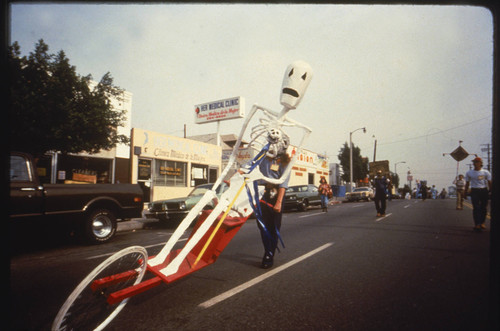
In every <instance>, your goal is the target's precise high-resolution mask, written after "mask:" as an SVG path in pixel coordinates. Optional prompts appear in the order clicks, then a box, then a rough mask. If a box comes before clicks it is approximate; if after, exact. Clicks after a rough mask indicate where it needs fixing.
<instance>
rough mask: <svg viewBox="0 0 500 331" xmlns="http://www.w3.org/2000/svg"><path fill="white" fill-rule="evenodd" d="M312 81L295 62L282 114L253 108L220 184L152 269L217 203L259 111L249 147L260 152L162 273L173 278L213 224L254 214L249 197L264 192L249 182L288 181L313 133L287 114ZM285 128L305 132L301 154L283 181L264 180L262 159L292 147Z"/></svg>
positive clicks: (151, 262)
mask: <svg viewBox="0 0 500 331" xmlns="http://www.w3.org/2000/svg"><path fill="white" fill-rule="evenodd" d="M311 78H312V69H311V67H310V66H309V65H308V64H307V63H305V62H303V61H296V62H294V63H292V64H290V65H289V66H288V68H287V69H286V72H285V76H284V78H283V85H282V90H281V97H280V102H281V104H282V105H283V109H282V110H281V112H280V113H277V112H274V111H272V110H270V109H267V108H264V107H261V106H258V105H254V106H253V107H252V109H251V111H250V113H249V115H248V117H247V118H246V119H245V122H244V124H243V127H242V129H241V132H240V135H239V137H238V140H237V142H236V145H235V146H234V148H233V152H232V154H231V156H230V158H229V161H228V164H227V166H226V168H225V169H224V171H223V172H222V174H221V175H220V177H219V178H218V180H217V181H216V182H215V183H214V186H213V187H212V190H210V191H207V192H206V193H205V195H204V196H203V198H202V199H201V200H200V201H199V202H198V204H196V206H195V207H193V208H192V209H191V211H190V212H189V213H188V215H187V216H186V217H185V218H184V220H183V221H182V222H181V223H180V224H179V226H178V227H177V229H176V230H175V232H174V233H173V235H172V236H171V237H170V239H169V241H168V242H167V243H166V244H165V246H164V247H163V249H162V250H161V251H160V253H159V254H158V255H156V256H155V257H154V258H151V259H149V260H148V264H149V266H151V267H154V266H158V265H160V264H162V263H163V262H164V261H165V259H166V258H167V256H168V255H169V253H170V252H171V250H172V248H173V247H174V245H175V244H176V243H177V241H178V240H179V238H180V237H181V236H182V234H183V233H184V232H185V231H186V230H187V229H188V227H189V225H190V224H191V223H192V221H193V220H194V219H195V218H196V217H197V216H198V214H199V213H200V212H201V211H202V210H203V207H205V206H206V205H207V204H208V203H209V202H210V201H212V200H213V199H217V196H216V193H215V192H216V189H217V188H218V186H219V185H220V184H221V182H222V180H223V178H225V177H226V175H227V173H228V171H229V169H231V167H232V166H233V164H234V163H235V161H236V154H237V152H238V149H239V147H240V144H241V139H242V137H243V134H244V133H245V131H246V128H247V126H248V124H249V122H250V119H251V118H252V117H253V116H254V115H255V113H256V112H257V111H258V110H261V111H263V114H264V117H263V118H261V119H260V120H259V122H260V124H258V125H256V126H254V127H253V128H252V132H251V134H250V138H251V141H250V146H251V147H253V148H254V149H256V150H260V152H259V153H258V154H257V156H256V157H255V158H254V160H253V161H252V162H251V163H250V164H248V165H247V166H246V167H243V168H242V169H241V170H240V172H236V173H235V174H234V175H233V176H232V177H231V179H230V186H229V189H228V190H227V191H226V192H224V194H223V195H222V196H221V198H220V199H219V201H218V203H217V205H216V207H215V208H214V209H213V211H212V212H211V213H210V215H209V216H208V217H207V218H206V219H205V221H204V222H203V224H201V226H200V227H199V228H198V229H197V230H196V232H195V233H194V234H193V235H192V237H191V239H190V240H189V241H188V242H187V243H186V245H185V246H184V248H183V249H182V250H181V251H180V252H179V254H178V255H177V256H176V257H175V258H174V259H173V260H172V261H171V262H170V263H169V264H168V265H167V266H166V267H164V268H163V269H161V273H162V274H163V275H165V276H170V275H172V274H174V273H176V272H177V271H178V269H179V266H180V265H181V263H182V261H183V260H184V259H185V258H186V256H187V255H188V254H189V252H190V251H191V250H192V249H193V247H195V245H196V244H197V243H198V242H199V241H200V239H201V238H202V237H203V236H204V235H205V233H206V232H207V231H208V230H209V229H210V226H211V225H212V224H213V223H214V221H215V220H216V219H217V217H218V216H219V215H221V214H222V213H224V214H223V217H222V219H224V217H225V216H226V215H228V216H231V217H242V218H246V217H248V216H249V215H250V214H251V213H252V212H253V211H254V206H253V205H252V202H251V201H250V199H249V197H251V196H255V197H257V199H256V200H258V197H259V195H260V194H261V192H260V191H259V188H258V187H257V185H248V184H249V183H250V182H256V181H265V182H268V183H271V184H281V183H283V182H284V181H285V180H286V179H287V178H288V176H289V175H290V171H291V169H292V167H293V164H294V163H295V159H296V156H297V155H298V154H300V151H301V148H302V145H303V143H304V141H305V140H306V138H307V137H308V136H309V134H310V133H311V130H310V129H309V128H308V127H306V126H304V125H302V124H301V123H299V122H296V121H294V120H292V119H290V118H288V117H287V114H288V112H289V111H290V110H292V109H295V108H296V107H297V106H298V105H299V103H300V101H301V100H302V98H303V96H304V93H305V91H306V89H307V86H308V85H309V82H310V81H311ZM285 127H298V128H300V129H302V130H303V136H302V140H301V142H300V144H299V145H298V146H297V147H298V152H297V153H295V154H294V155H293V156H292V159H291V161H290V163H289V164H288V166H287V168H286V170H285V172H284V173H283V175H282V176H281V178H279V179H273V178H268V177H265V176H264V175H263V174H262V173H261V172H260V170H259V168H258V166H257V165H258V164H259V161H260V159H261V158H262V157H272V158H275V157H277V156H278V155H279V154H280V153H282V152H284V151H286V149H287V147H288V146H289V144H290V138H289V137H288V135H286V134H285V133H284V132H283V128H285ZM245 187H246V188H247V191H248V196H246V195H240V193H241V192H242V190H243V188H245ZM207 245H208V243H207ZM201 255H202V254H200V256H201ZM197 262H198V260H196V262H195V265H196V263H197Z"/></svg>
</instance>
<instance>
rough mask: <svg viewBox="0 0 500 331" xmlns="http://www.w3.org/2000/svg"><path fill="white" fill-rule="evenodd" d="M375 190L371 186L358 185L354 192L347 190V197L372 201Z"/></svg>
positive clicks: (347, 198)
mask: <svg viewBox="0 0 500 331" xmlns="http://www.w3.org/2000/svg"><path fill="white" fill-rule="evenodd" d="M373 196H374V194H373V190H372V189H371V188H369V187H357V188H355V189H354V191H352V192H347V193H346V194H345V198H346V200H347V201H359V200H365V201H370V200H371V199H373Z"/></svg>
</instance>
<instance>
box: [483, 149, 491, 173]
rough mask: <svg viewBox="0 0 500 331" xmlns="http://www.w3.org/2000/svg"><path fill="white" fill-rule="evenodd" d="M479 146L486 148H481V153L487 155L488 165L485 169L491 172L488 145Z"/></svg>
mask: <svg viewBox="0 0 500 331" xmlns="http://www.w3.org/2000/svg"><path fill="white" fill-rule="evenodd" d="M481 146H486V148H481V152H486V153H487V155H488V165H487V166H486V169H487V170H488V171H491V170H490V164H491V163H490V152H491V148H490V144H481Z"/></svg>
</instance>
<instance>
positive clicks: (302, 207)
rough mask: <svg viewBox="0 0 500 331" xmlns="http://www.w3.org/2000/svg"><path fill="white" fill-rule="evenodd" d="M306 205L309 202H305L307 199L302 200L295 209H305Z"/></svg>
mask: <svg viewBox="0 0 500 331" xmlns="http://www.w3.org/2000/svg"><path fill="white" fill-rule="evenodd" d="M308 206H309V203H308V202H307V200H302V202H301V203H300V204H299V205H298V206H297V209H298V210H299V211H306V209H307V207H308Z"/></svg>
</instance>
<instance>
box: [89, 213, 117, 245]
mask: <svg viewBox="0 0 500 331" xmlns="http://www.w3.org/2000/svg"><path fill="white" fill-rule="evenodd" d="M83 230H84V231H83V234H84V239H85V240H86V241H87V242H89V243H91V244H99V243H105V242H107V241H109V240H110V239H111V238H112V237H113V236H114V235H115V233H116V216H115V214H114V213H113V212H112V211H110V210H109V209H106V208H99V209H95V210H93V211H90V213H89V214H88V216H87V217H86V219H85V222H84V229H83Z"/></svg>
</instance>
